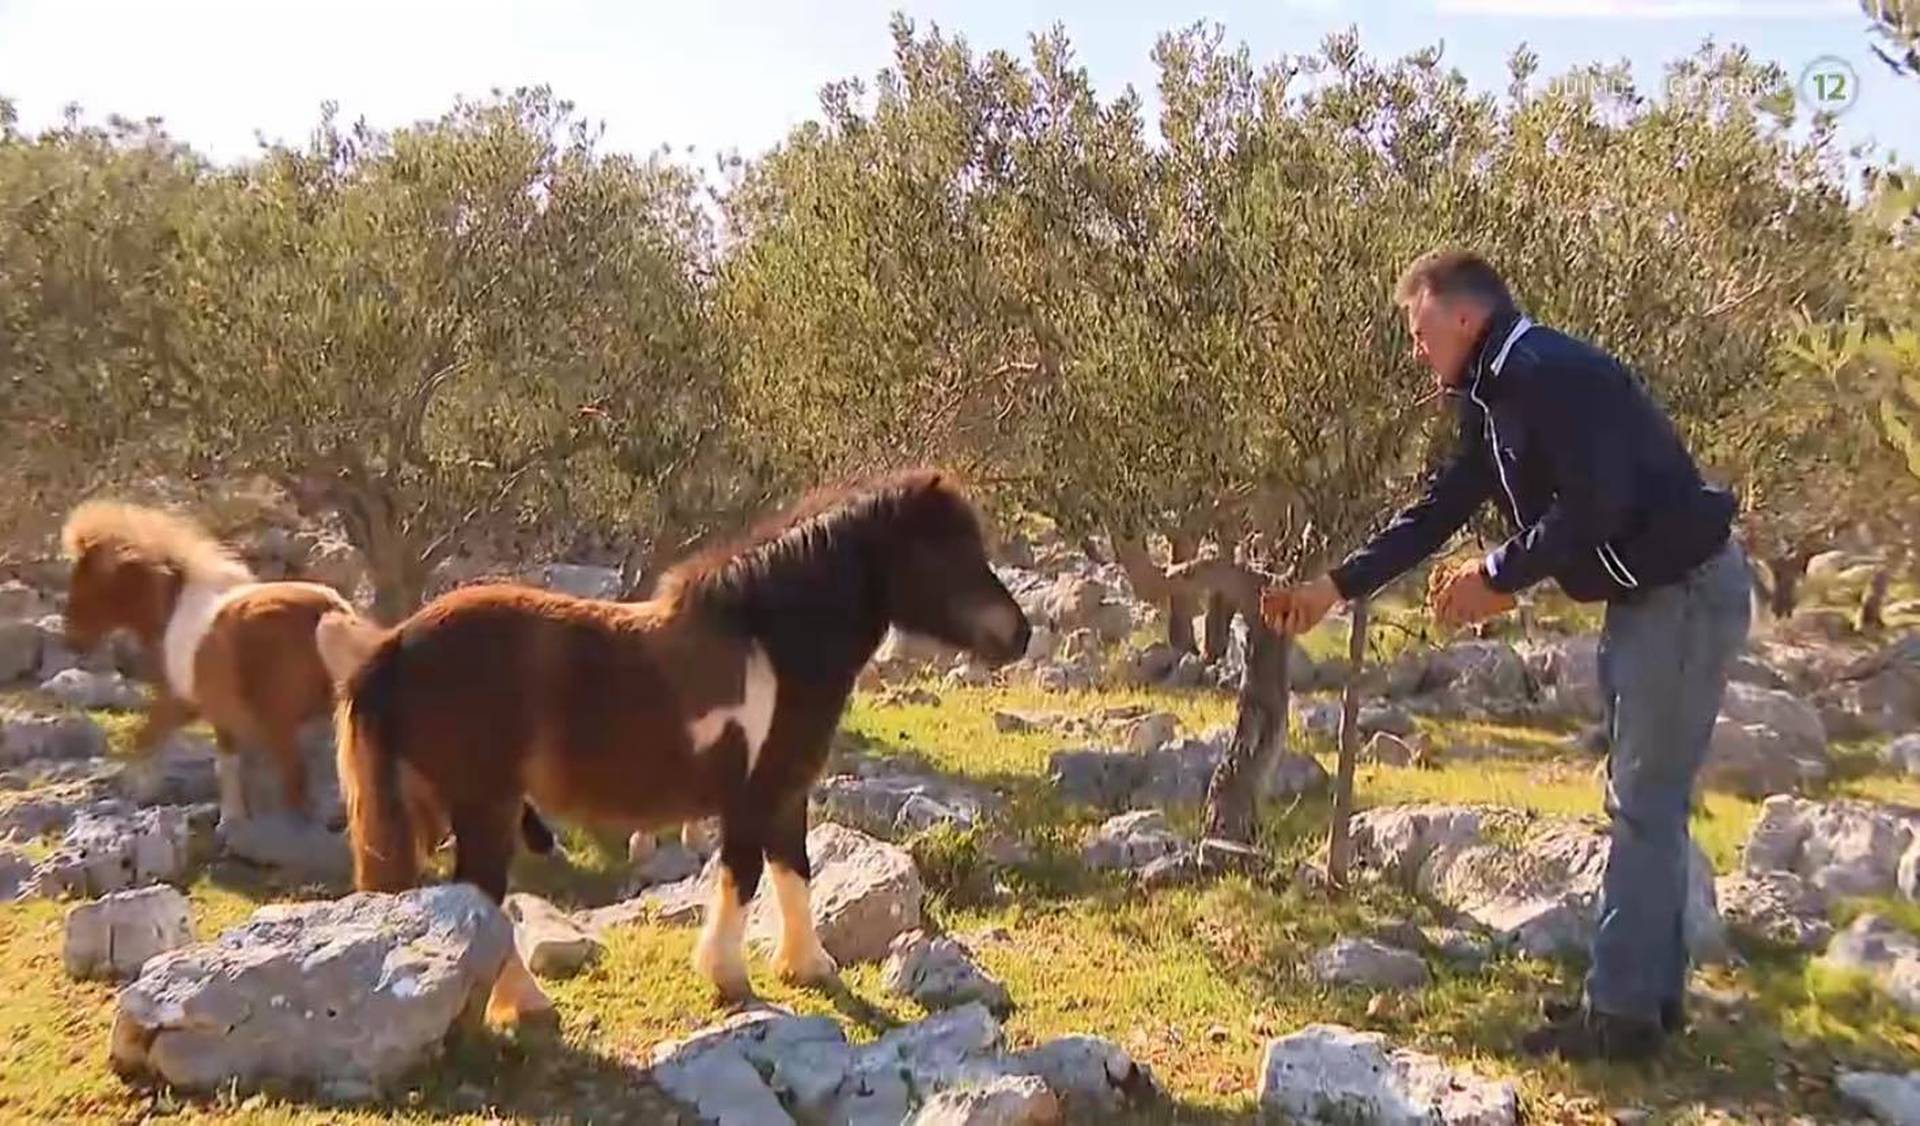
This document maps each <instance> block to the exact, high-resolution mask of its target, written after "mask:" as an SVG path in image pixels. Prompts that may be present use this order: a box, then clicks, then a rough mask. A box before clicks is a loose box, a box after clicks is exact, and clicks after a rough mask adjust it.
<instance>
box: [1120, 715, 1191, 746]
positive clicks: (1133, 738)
mask: <svg viewBox="0 0 1920 1126" xmlns="http://www.w3.org/2000/svg"><path fill="white" fill-rule="evenodd" d="M1178 734H1180V719H1179V717H1178V716H1175V715H1174V714H1173V713H1172V712H1153V713H1151V714H1149V715H1145V716H1142V717H1140V718H1139V719H1137V720H1134V721H1133V722H1132V723H1131V724H1129V725H1128V726H1127V731H1126V746H1127V751H1128V752H1129V753H1131V754H1136V755H1144V754H1150V753H1152V752H1154V751H1157V750H1160V749H1161V748H1162V747H1165V746H1166V745H1167V744H1169V743H1171V742H1173V740H1174V737H1175V736H1177V735H1178Z"/></svg>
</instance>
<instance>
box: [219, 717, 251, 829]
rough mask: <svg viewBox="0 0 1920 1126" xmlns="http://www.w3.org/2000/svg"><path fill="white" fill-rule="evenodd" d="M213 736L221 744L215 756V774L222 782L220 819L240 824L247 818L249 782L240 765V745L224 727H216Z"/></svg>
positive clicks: (227, 822)
mask: <svg viewBox="0 0 1920 1126" xmlns="http://www.w3.org/2000/svg"><path fill="white" fill-rule="evenodd" d="M213 737H214V741H215V742H216V743H218V744H219V751H218V753H216V754H215V755H214V756H213V776H214V779H215V781H217V782H218V783H219V784H220V821H221V823H222V824H239V823H240V822H242V821H245V820H246V819H247V782H246V775H245V773H244V771H243V769H242V767H241V765H240V747H239V744H238V743H236V742H235V741H234V738H233V735H232V734H231V733H229V732H227V731H226V730H224V729H218V728H217V729H215V730H214V733H213Z"/></svg>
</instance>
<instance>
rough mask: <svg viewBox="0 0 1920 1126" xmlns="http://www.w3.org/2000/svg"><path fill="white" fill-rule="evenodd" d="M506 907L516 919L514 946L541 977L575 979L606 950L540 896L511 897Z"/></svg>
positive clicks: (522, 894) (508, 915)
mask: <svg viewBox="0 0 1920 1126" xmlns="http://www.w3.org/2000/svg"><path fill="white" fill-rule="evenodd" d="M503 906H504V908H505V910H506V913H507V918H509V919H511V920H513V941H514V945H515V946H516V947H517V948H518V949H519V951H520V957H521V959H522V960H523V961H525V962H526V964H527V968H528V969H529V970H532V971H533V972H534V974H535V975H536V976H538V977H546V978H567V977H572V976H573V975H575V974H577V973H579V972H580V971H581V970H582V969H584V968H586V966H587V965H588V964H589V963H591V962H592V961H594V960H595V959H596V958H598V957H600V955H601V953H602V952H603V951H604V947H603V946H602V944H601V942H600V940H599V939H598V938H595V937H594V936H593V935H592V934H590V933H589V932H587V931H586V930H583V929H582V928H581V927H580V926H579V925H578V924H576V923H575V922H574V921H573V920H572V919H570V918H568V917H567V916H566V915H564V914H562V913H561V911H560V909H559V908H557V907H555V906H554V905H553V904H551V903H549V902H547V901H546V900H544V899H542V898H540V897H539V896H537V895H529V894H526V893H525V892H519V893H516V894H513V895H509V896H507V900H506V903H505V904H504V905H503Z"/></svg>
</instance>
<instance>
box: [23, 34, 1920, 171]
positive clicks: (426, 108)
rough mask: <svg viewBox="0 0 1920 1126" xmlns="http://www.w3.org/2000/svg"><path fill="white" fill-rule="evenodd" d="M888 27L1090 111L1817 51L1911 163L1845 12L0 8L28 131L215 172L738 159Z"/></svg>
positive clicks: (1852, 120) (1788, 59) (1897, 106)
mask: <svg viewBox="0 0 1920 1126" xmlns="http://www.w3.org/2000/svg"><path fill="white" fill-rule="evenodd" d="M896 8H899V9H902V10H904V11H906V12H907V14H908V15H909V16H910V17H911V18H913V19H914V20H915V21H916V22H917V23H920V24H921V25H923V26H924V25H925V24H927V23H929V22H932V23H937V24H939V25H940V26H941V27H942V28H944V29H946V30H948V31H950V32H954V33H957V34H960V35H962V36H964V37H965V38H966V39H967V40H968V42H969V43H970V44H972V45H973V46H974V47H975V48H976V49H981V50H984V49H988V48H993V47H1002V48H1008V49H1011V50H1014V51H1019V52H1022V53H1024V48H1025V44H1026V37H1027V35H1028V33H1029V32H1031V31H1035V30H1040V29H1044V28H1045V27H1047V26H1048V25H1050V24H1052V23H1055V22H1059V23H1063V24H1064V25H1065V26H1066V28H1067V30H1068V32H1069V34H1070V36H1071V37H1072V38H1073V40H1074V43H1075V45H1076V48H1077V50H1078V52H1079V55H1080V58H1081V60H1082V61H1083V62H1084V63H1085V64H1086V66H1087V67H1088V69H1089V70H1090V72H1091V73H1092V75H1093V78H1094V81H1095V82H1096V84H1097V85H1098V86H1099V87H1100V88H1101V90H1102V91H1103V92H1104V93H1107V94H1113V93H1117V92H1118V91H1119V90H1120V89H1121V88H1122V87H1123V86H1124V85H1127V84H1131V85H1133V86H1134V87H1135V88H1136V89H1137V90H1139V91H1140V92H1141V93H1142V94H1143V95H1145V96H1147V97H1148V98H1149V104H1150V105H1151V96H1152V90H1153V85H1154V72H1153V64H1152V61H1151V58H1150V52H1151V49H1152V46H1153V42H1154V39H1155V37H1156V36H1157V35H1158V34H1159V33H1161V32H1163V31H1166V30H1170V29H1175V28H1178V27H1182V26H1185V25H1187V24H1190V23H1192V22H1194V21H1196V20H1202V21H1207V22H1218V23H1220V24H1222V25H1224V26H1225V28H1226V34H1227V37H1228V39H1229V40H1231V41H1236V42H1244V43H1246V44H1247V45H1248V46H1249V47H1250V48H1251V50H1252V51H1253V53H1254V55H1255V57H1256V58H1259V59H1269V58H1272V57H1274V56H1275V55H1277V54H1279V53H1281V52H1285V51H1303V50H1308V49H1311V48H1312V47H1313V46H1315V45H1316V44H1317V43H1318V42H1319V41H1320V39H1321V37H1322V36H1324V35H1325V34H1327V33H1328V32H1329V31H1334V30H1338V29H1341V28H1344V27H1346V26H1348V25H1354V26H1357V27H1358V28H1359V30H1360V35H1361V44H1362V47H1363V49H1365V50H1366V51H1367V52H1368V53H1370V54H1374V55H1376V56H1393V55H1399V54H1402V53H1405V52H1407V51H1411V50H1415V49H1417V48H1420V47H1423V46H1428V45H1432V44H1444V46H1445V50H1446V54H1445V58H1446V61H1447V62H1448V63H1449V64H1450V65H1452V66H1455V67H1458V68H1459V69H1460V70H1461V71H1463V72H1464V73H1465V74H1466V75H1467V76H1468V78H1469V80H1470V81H1472V82H1473V83H1474V84H1475V85H1476V86H1477V87H1481V88H1484V89H1499V88H1502V87H1504V85H1505V82H1506V74H1505V60H1506V58H1507V56H1508V55H1509V53H1510V52H1511V51H1512V50H1513V48H1514V47H1515V46H1517V45H1518V44H1520V43H1521V42H1523V41H1524V42H1525V43H1527V44H1528V45H1529V46H1531V47H1532V48H1533V49H1534V50H1535V51H1537V52H1538V53H1539V54H1540V56H1541V62H1542V70H1543V72H1544V73H1553V72H1556V71H1558V70H1560V69H1562V68H1565V67H1568V66H1572V65H1577V64H1580V63H1585V62H1595V61H1597V62H1617V61H1621V60H1625V61H1627V62H1629V63H1631V64H1632V65H1633V66H1634V68H1635V70H1636V72H1637V73H1638V74H1639V75H1640V77H1641V79H1642V82H1643V84H1645V83H1650V82H1651V81H1652V80H1653V79H1654V78H1655V77H1656V76H1657V75H1658V73H1659V68H1660V66H1661V64H1662V63H1663V62H1664V61H1665V60H1667V59H1670V58H1673V57H1676V56H1679V55H1683V54H1687V53H1690V52H1691V51H1692V50H1693V49H1694V48H1695V47H1696V46H1697V45H1698V44H1699V43H1700V42H1701V40H1703V39H1704V38H1706V37H1708V36H1713V37H1715V38H1716V39H1718V40H1720V41H1723V42H1739V43H1743V44H1745V45H1747V46H1748V47H1749V48H1750V49H1752V50H1753V51H1754V53H1755V54H1756V55H1758V56H1760V57H1762V58H1766V59H1771V60H1774V61H1778V62H1779V63H1781V64H1782V65H1783V66H1785V67H1786V68H1787V70H1788V72H1789V73H1790V74H1795V75H1797V74H1799V73H1800V72H1801V70H1802V68H1804V67H1805V66H1806V65H1807V64H1808V63H1809V62H1810V61H1811V60H1813V59H1814V58H1816V57H1817V56H1820V55H1837V56H1839V57H1841V58H1843V59H1845V60H1847V61H1848V62H1849V63H1850V64H1851V65H1852V67H1853V69H1854V71H1855V72H1856V74H1857V76H1858V78H1859V80H1860V90H1859V97H1858V99H1857V100H1856V101H1855V103H1854V104H1853V105H1852V107H1851V108H1850V109H1848V110H1847V112H1846V113H1845V114H1844V115H1843V116H1842V118H1841V126H1842V136H1843V137H1844V138H1845V139H1846V140H1848V141H1861V140H1871V141H1875V142H1877V143H1879V144H1882V145H1885V146H1889V147H1894V148H1896V149H1898V150H1899V152H1900V153H1901V155H1903V156H1904V157H1905V158H1906V159H1907V160H1908V161H1909V162H1914V161H1916V160H1920V155H1917V154H1920V80H1915V79H1912V78H1905V79H1902V78H1897V77H1895V76H1893V75H1891V74H1890V73H1889V72H1888V71H1887V70H1886V69H1885V67H1884V66H1883V65H1882V64H1881V63H1880V62H1879V61H1878V60H1877V59H1876V58H1875V57H1874V56H1873V55H1872V54H1871V52H1870V51H1869V49H1868V44H1869V38H1868V36H1867V35H1866V33H1865V30H1864V20H1863V18H1862V16H1861V15H1860V12H1859V9H1858V6H1857V4H1856V3H1855V2H1854V0H1351V2H1343V0H1253V2H1245V3H1241V2H1232V0H1219V2H1216V3H1212V4H1195V3H1186V2H1159V3H1147V2H1144V0H1104V2H1102V0H1049V2H1041V0H976V2H973V3H961V2H958V0H912V2H908V0H832V2H828V0H787V2H780V0H732V2H727V0H707V2H702V0H680V2H678V3H672V4H659V3H650V2H631V3H617V2H613V0H541V2H539V3H505V2H499V0H469V2H464V3H449V2H441V0H433V2H416V0H384V2H366V0H334V2H331V3H324V4H316V3H307V2H295V0H274V2H267V3H263V2H258V0H251V2H232V0H229V2H224V3H222V2H203V0H167V2H161V0H126V2H123V3H118V4H111V3H100V2H95V0H0V94H3V95H6V96H8V97H11V98H13V99H14V100H15V101H16V102H17V103H18V106H19V109H20V112H21V116H22V119H23V124H25V125H26V126H28V127H29V128H31V127H35V126H39V125H43V124H46V123H48V122H51V121H54V120H57V119H58V116H59V114H60V112H61V109H62V107H63V106H64V105H66V104H67V103H70V102H77V103H79V104H80V105H81V106H82V107H83V109H84V110H85V111H86V112H87V114H88V116H89V117H94V118H98V117H100V116H103V115H104V114H106V113H108V112H118V113H122V114H126V115H128V116H136V117H144V116H149V115H157V116H159V117H161V118H163V119H164V120H165V121H166V122H167V124H168V126H169V128H170V129H171V130H172V131H173V132H174V133H175V134H176V135H177V136H180V137H182V138H184V139H185V140H187V141H189V142H190V143H192V144H193V145H194V146H195V147H197V148H199V149H200V150H201V151H203V152H206V153H208V154H210V155H212V156H214V157H216V158H219V159H231V158H235V157H240V156H244V155H246V154H248V153H249V152H251V151H252V149H253V144H254V134H255V131H256V130H258V131H260V132H263V133H265V134H266V135H267V136H269V137H273V138H286V139H298V138H300V137H303V136H304V135H305V134H306V132H307V130H308V129H310V128H311V126H312V125H313V123H314V122H315V121H316V120H317V119H318V116H319V107H320V103H321V102H322V101H324V100H326V99H334V100H337V101H338V102H339V103H340V104H341V109H342V113H343V115H344V116H345V117H347V118H349V119H351V118H353V117H357V116H362V115H364V116H365V117H367V118H368V119H369V120H370V121H372V122H373V123H375V124H378V125H398V124H404V123H406V122H409V121H412V120H416V119H418V118H422V117H430V116H433V115H436V114H437V113H439V112H440V111H442V110H443V109H445V108H446V107H447V106H448V105H449V104H450V103H451V101H452V99H453V98H454V96H455V95H457V94H467V95H483V94H484V93H485V92H486V91H487V90H488V89H489V88H491V87H495V86H499V87H512V86H515V85H521V84H532V83H538V82H546V83H549V84H551V85H552V86H553V87H554V88H555V90H556V91H557V92H558V93H559V94H561V95H562V96H564V97H567V98H570V99H572V100H573V101H574V102H575V103H577V104H578V106H579V107H580V109H581V111H582V112H584V113H586V114H588V115H590V116H592V117H594V118H596V119H600V120H604V121H605V122H606V125H607V139H608V142H609V144H611V145H613V146H615V147H618V148H624V149H629V150H635V151H644V150H648V149H652V148H654V147H657V146H658V145H660V144H661V143H663V142H665V143H671V144H672V145H674V146H675V147H676V148H681V147H684V146H688V145H692V146H694V147H696V148H697V149H698V150H699V151H700V152H702V153H713V152H715V151H720V150H726V149H738V150H739V151H740V152H742V153H743V154H747V155H751V154H753V153H755V152H758V151H760V150H762V149H764V148H766V147H767V146H769V145H772V144H774V143H776V142H777V141H778V140H779V139H780V137H781V136H782V135H783V134H784V133H785V132H786V130H787V129H789V128H790V127H792V126H793V125H794V124H796V123H798V122H800V121H802V120H805V119H806V118H808V117H810V116H812V115H813V114H814V113H815V110H816V108H817V105H818V92H819V88H820V87H821V85H822V84H824V83H826V82H829V81H831V80H834V79H837V78H843V77H847V76H850V75H860V76H864V77H870V76H871V75H872V74H873V73H874V72H875V71H876V70H878V69H880V68H881V67H883V66H885V65H887V63H888V61H889V59H890V43H889V40H888V33H887V19H888V15H889V13H890V12H891V11H893V10H894V9H896Z"/></svg>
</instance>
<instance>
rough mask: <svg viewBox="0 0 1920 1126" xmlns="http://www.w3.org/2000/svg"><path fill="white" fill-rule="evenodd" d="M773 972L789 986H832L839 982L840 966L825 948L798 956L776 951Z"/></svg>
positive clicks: (818, 947) (815, 949)
mask: <svg viewBox="0 0 1920 1126" xmlns="http://www.w3.org/2000/svg"><path fill="white" fill-rule="evenodd" d="M773 969H774V972H775V973H777V974H779V975H780V980H781V981H784V982H786V983H787V984H789V985H834V984H837V983H838V982H839V980H840V966H839V964H838V963H836V962H835V961H834V960H833V955H831V954H829V953H827V951H826V948H825V947H821V946H815V947H814V948H813V949H811V950H808V951H805V952H803V953H799V954H791V955H790V954H788V953H787V952H786V951H784V950H778V951H775V952H774V955H773Z"/></svg>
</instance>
